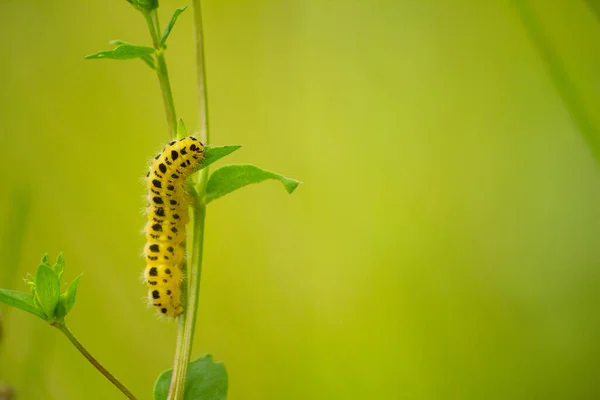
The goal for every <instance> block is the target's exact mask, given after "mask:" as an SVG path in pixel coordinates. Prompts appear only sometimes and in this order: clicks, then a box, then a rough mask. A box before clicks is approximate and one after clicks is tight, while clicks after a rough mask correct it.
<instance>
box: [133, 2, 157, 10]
mask: <svg viewBox="0 0 600 400" xmlns="http://www.w3.org/2000/svg"><path fill="white" fill-rule="evenodd" d="M127 2H128V3H129V4H131V5H132V6H134V7H135V8H136V9H138V10H139V11H141V12H147V11H151V10H154V9H155V8H158V0H127Z"/></svg>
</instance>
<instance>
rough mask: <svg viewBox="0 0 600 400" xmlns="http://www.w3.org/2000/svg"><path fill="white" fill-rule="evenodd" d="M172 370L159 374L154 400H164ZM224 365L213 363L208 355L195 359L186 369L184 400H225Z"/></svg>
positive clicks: (225, 381) (225, 372)
mask: <svg viewBox="0 0 600 400" xmlns="http://www.w3.org/2000/svg"><path fill="white" fill-rule="evenodd" d="M172 373H173V371H172V370H168V371H165V372H163V373H162V374H160V376H159V377H158V379H157V380H156V383H155V385H154V400H165V399H166V398H167V396H168V394H169V385H170V384H171V374H172ZM227 386H228V383H227V371H226V370H225V365H224V364H223V363H220V362H214V361H213V360H212V356H211V355H210V354H207V355H205V356H204V357H200V358H197V359H196V360H194V361H192V362H191V363H190V365H189V367H188V373H187V377H186V381H185V394H184V395H183V398H184V400H225V399H226V398H227Z"/></svg>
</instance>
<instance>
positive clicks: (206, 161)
mask: <svg viewBox="0 0 600 400" xmlns="http://www.w3.org/2000/svg"><path fill="white" fill-rule="evenodd" d="M240 147H242V146H220V147H205V148H204V158H203V159H202V162H201V163H200V166H199V167H198V168H196V171H194V172H197V171H200V170H201V169H203V168H206V167H208V166H209V165H210V164H212V163H214V162H215V161H217V160H219V159H221V158H223V157H225V156H228V155H229V154H231V153H233V152H234V151H236V150H237V149H239V148H240Z"/></svg>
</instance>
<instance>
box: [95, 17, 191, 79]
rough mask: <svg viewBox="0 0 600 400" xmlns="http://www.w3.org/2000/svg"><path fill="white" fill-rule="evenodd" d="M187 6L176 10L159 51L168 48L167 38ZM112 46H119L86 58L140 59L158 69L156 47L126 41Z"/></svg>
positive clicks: (164, 33)
mask: <svg viewBox="0 0 600 400" xmlns="http://www.w3.org/2000/svg"><path fill="white" fill-rule="evenodd" d="M186 8H187V6H183V7H180V8H178V9H177V10H175V12H174V13H173V16H172V17H171V20H170V21H169V25H167V27H166V28H165V30H164V32H163V34H162V36H161V38H160V41H159V43H158V49H161V50H162V49H164V48H166V43H167V38H168V37H169V35H170V34H171V31H172V30H173V27H174V26H175V22H177V18H178V17H179V15H180V14H181V13H182V12H184V11H185V9H186ZM109 43H110V44H114V45H117V47H115V48H114V49H112V50H103V51H99V52H97V53H94V54H90V55H88V56H85V59H87V60H93V59H100V58H108V59H112V60H131V59H134V58H139V59H141V60H142V61H144V62H145V63H146V65H148V66H149V67H150V68H152V69H156V67H155V62H156V61H155V58H154V55H155V53H156V51H157V49H155V48H154V47H148V46H138V45H135V44H131V43H129V42H126V41H124V40H111V41H110V42H109Z"/></svg>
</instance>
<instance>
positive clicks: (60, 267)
mask: <svg viewBox="0 0 600 400" xmlns="http://www.w3.org/2000/svg"><path fill="white" fill-rule="evenodd" d="M52 270H53V271H54V273H55V274H56V276H58V279H60V278H61V277H62V274H63V272H64V270H65V259H64V257H63V255H62V253H60V254H59V255H58V257H57V258H56V264H54V266H53V267H52Z"/></svg>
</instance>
